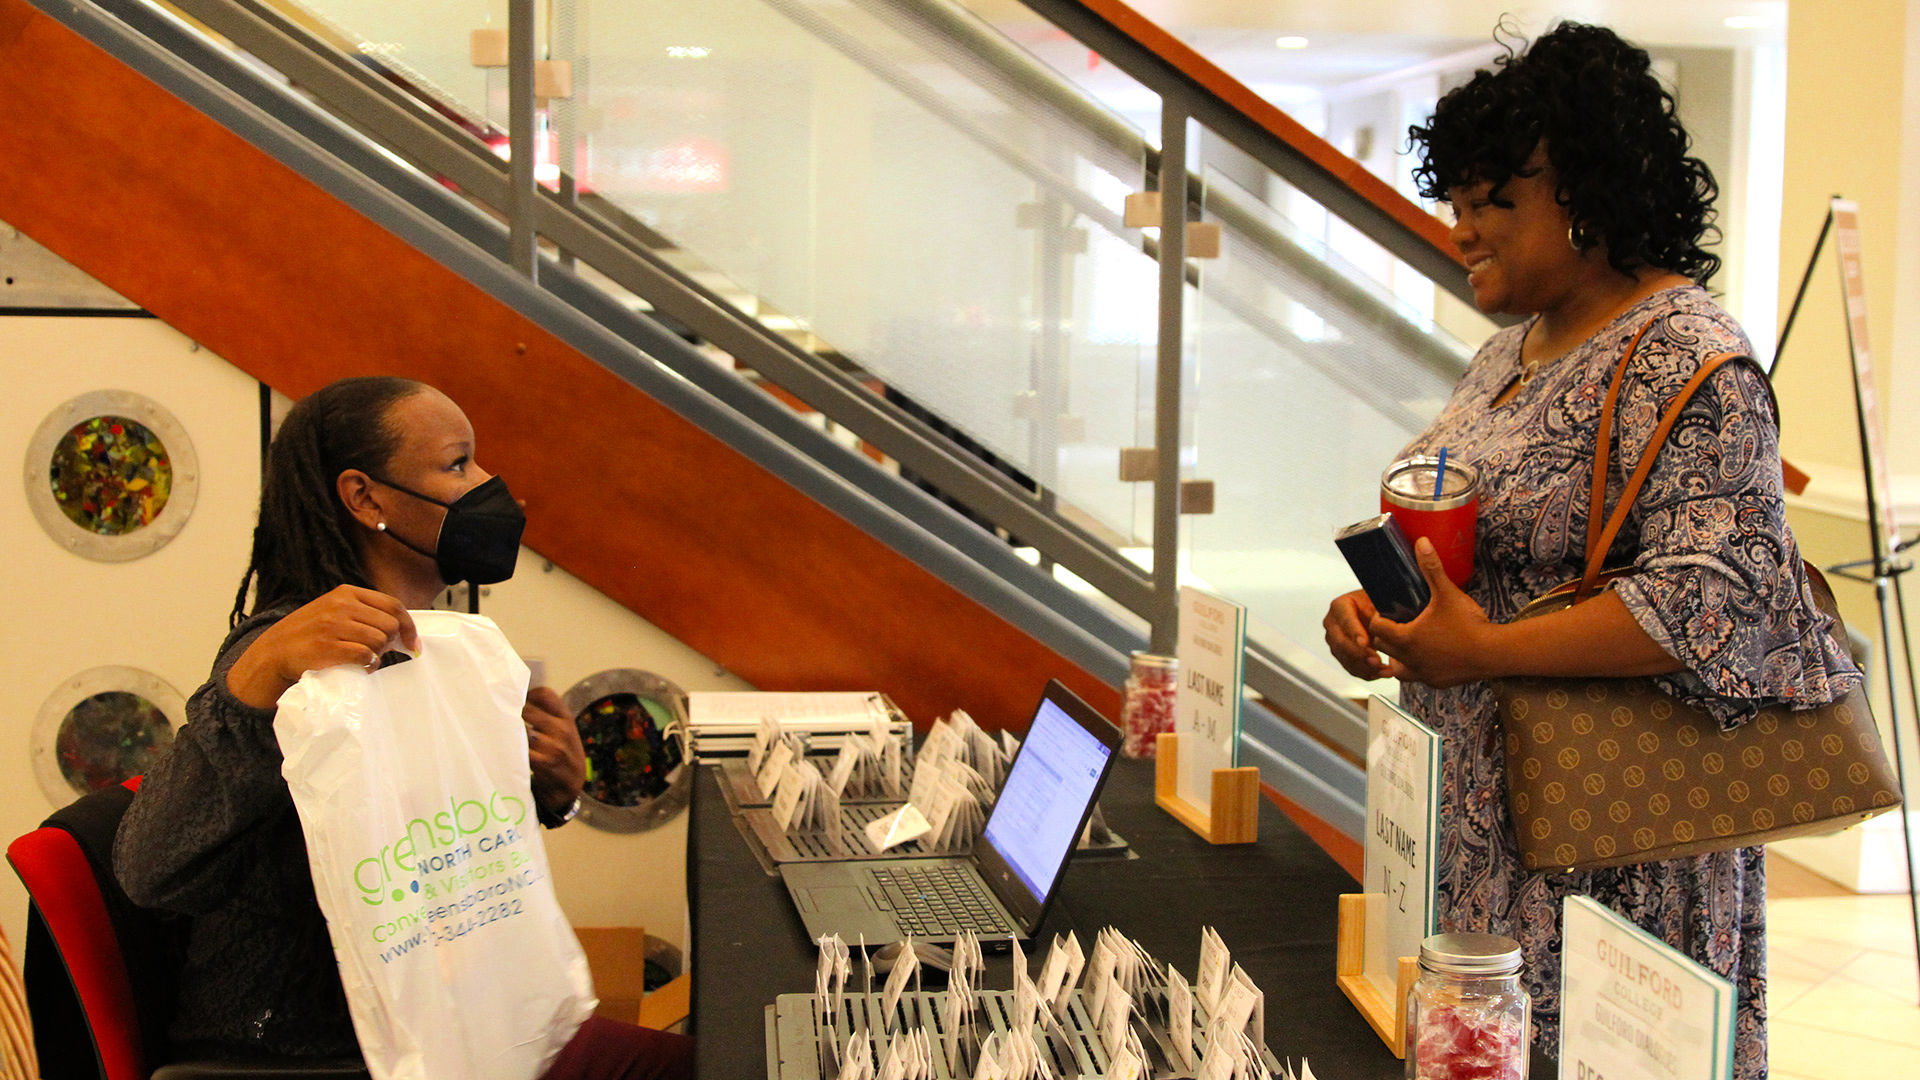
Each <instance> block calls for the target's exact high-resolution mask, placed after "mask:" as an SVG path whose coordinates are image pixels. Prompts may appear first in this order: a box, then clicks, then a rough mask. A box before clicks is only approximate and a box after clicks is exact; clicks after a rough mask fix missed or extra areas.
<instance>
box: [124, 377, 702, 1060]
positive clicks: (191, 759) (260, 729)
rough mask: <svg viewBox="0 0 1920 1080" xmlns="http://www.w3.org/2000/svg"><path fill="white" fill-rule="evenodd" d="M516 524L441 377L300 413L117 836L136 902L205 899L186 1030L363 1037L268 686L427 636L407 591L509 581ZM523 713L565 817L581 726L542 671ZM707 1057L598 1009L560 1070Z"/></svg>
mask: <svg viewBox="0 0 1920 1080" xmlns="http://www.w3.org/2000/svg"><path fill="white" fill-rule="evenodd" d="M523 525H524V519H523V518H522V517H521V515H520V511H519V506H518V504H516V503H515V502H514V501H513V498H512V496H511V495H509V494H508V493H507V491H506V485H505V484H504V482H502V481H500V480H498V479H497V478H491V477H489V475H488V473H487V472H486V471H485V470H483V469H482V468H480V466H479V465H478V464H476V463H475V461H474V436H473V428H472V425H470V424H469V423H468V422H467V418H466V416H465V415H464V414H463V413H462V412H461V411H460V409H459V407H458V406H456V405H455V404H454V403H453V402H452V401H451V400H449V399H448V398H447V397H446V395H444V394H442V393H440V392H439V391H437V390H435V389H433V388H432V387H429V386H426V385H424V384H422V383H417V382H412V381H410V380H406V379H398V378H390V377H372V378H356V379H344V380H342V381H340V382H336V383H334V384H332V385H331V386H328V387H326V388H325V389H323V390H320V391H319V392H317V393H315V394H313V395H312V396H310V397H308V398H306V399H305V400H303V401H301V402H300V403H299V404H297V405H295V406H294V407H293V409H292V411H290V412H289V413H288V414H287V418H286V421H285V423H284V424H282V426H281V428H280V432H279V434H278V435H277V436H275V438H274V440H273V445H272V448H271V449H270V451H269V454H268V461H267V474H266V477H265V480H264V482H263V484H262V488H261V495H260V514H259V522H258V524H257V525H256V526H255V528H254V534H253V555H252V561H251V563H250V564H249V565H248V567H247V571H246V573H245V574H243V575H242V576H241V580H240V591H239V594H238V595H237V596H236V597H235V598H234V607H233V615H232V619H231V626H232V628H231V631H230V632H229V633H228V635H227V639H226V642H225V644H223V645H222V646H221V647H220V652H219V655H218V657H217V658H216V659H215V660H214V664H213V673H212V675H211V676H210V677H209V678H208V680H207V682H206V684H205V685H203V686H201V687H200V688H199V690H197V691H195V692H194V694H193V697H192V699H191V700H190V701H189V702H188V703H187V718H188V722H187V724H186V726H185V727H183V728H181V730H180V733H179V735H178V736H177V737H176V739H175V741H174V745H173V749H172V751H171V752H170V753H169V754H168V755H167V757H166V758H165V759H164V760H162V761H161V762H159V763H158V764H157V765H156V766H155V767H154V768H153V769H152V770H151V771H150V772H149V773H148V774H147V777H146V781H145V782H144V784H143V785H142V786H141V788H140V791H139V793H138V795H136V796H135V798H134V801H133V804H132V806H131V807H129V809H128V810H127V814H126V818H125V819H124V821H123V822H122V823H121V826H120V832H119V836H118V838H117V840H116V842H115V846H114V869H115V872H116V874H117V875H118V876H119V879H120V882H121V885H122V886H123V887H124V888H125V889H126V891H127V895H128V896H130V897H132V898H133V900H134V902H135V903H138V904H141V905H144V906H147V907H153V908H160V909H164V910H168V911H175V912H180V913H182V914H185V915H188V916H191V917H192V931H191V934H190V937H189V939H188V945H187V956H186V962H185V966H184V968H183V970H182V972H181V977H180V997H179V1005H178V1009H177V1011H176V1014H175V1019H174V1022H173V1027H172V1031H171V1035H172V1038H173V1040H174V1042H175V1044H176V1045H177V1046H178V1047H180V1048H181V1049H182V1050H183V1051H187V1052H190V1053H192V1054H194V1055H196V1056H216V1057H263V1056H281V1057H315V1058H357V1057H359V1055H360V1048H359V1043H358V1042H357V1040H356V1039H355V1037H354V1031H353V1024H352V1021H351V1019H350V1018H349V1016H348V1013H347V1001H346V995H345V993H344V991H343V990H342V989H341V984H340V972H339V968H338V966H337V965H336V963H335V961H334V955H333V946H332V943H331V942H330V941H329V939H328V936H327V926H326V920H325V919H324V918H323V917H322V915H321V913H320V906H319V902H318V901H317V900H316V899H315V896H314V888H313V879H312V877H311V875H310V873H309V871H308V866H307V849H306V841H305V839H304V837H303V836H302V834H301V831H300V820H299V818H298V816H297V815H296V813H295V811H294V805H293V800H292V797H291V795H290V794H289V793H288V791H287V785H286V781H285V780H283V779H282V778H281V775H280V747H279V744H278V743H277V742H276V740H275V738H274V733H273V718H274V706H275V704H276V702H278V700H279V698H280V695H281V694H282V693H284V692H285V691H286V690H287V689H288V688H289V687H291V686H292V685H293V684H294V683H295V682H297V681H299V679H300V677H301V676H302V675H303V674H305V673H306V672H308V671H314V670H318V669H321V668H327V667H332V666H335V665H339V664H357V665H360V666H362V667H365V668H367V669H368V670H369V671H371V670H375V669H377V668H379V667H380V665H381V664H382V663H385V662H393V661H398V660H402V659H404V657H403V656H399V655H390V654H392V653H393V652H394V650H396V649H398V648H400V647H402V646H406V647H416V646H417V645H418V642H417V640H415V635H414V629H413V622H412V619H411V618H410V617H409V616H408V614H407V611H408V609H409V608H425V607H427V606H429V605H430V604H431V603H432V601H433V598H434V596H435V595H436V594H438V593H439V592H440V591H441V590H442V589H444V588H446V587H447V585H448V584H450V583H452V582H455V581H468V582H472V583H474V584H475V585H476V586H477V585H479V584H487V583H491V582H495V581H502V580H505V579H506V578H507V577H508V576H510V575H511V574H512V573H513V563H514V558H515V556H516V555H517V554H518V552H519V542H520V531H521V528H522V526H523ZM249 584H252V585H253V592H254V602H253V606H252V610H251V613H250V614H243V613H245V612H246V611H247V592H248V586H249ZM522 717H523V718H524V720H525V722H526V725H527V741H528V759H529V767H530V768H531V770H532V784H533V793H534V796H535V801H536V802H537V803H538V804H539V811H540V819H541V822H542V824H544V825H546V826H547V827H549V828H553V827H557V826H559V825H561V824H564V823H565V822H566V821H567V820H568V819H569V818H570V817H571V816H572V811H573V810H574V809H575V808H577V806H578V799H579V795H580V788H581V784H582V783H583V781H584V778H585V761H586V759H585V754H584V753H583V751H582V749H581V746H580V738H579V734H578V732H577V731H576V730H575V729H574V725H573V721H572V720H571V719H570V718H569V717H568V716H566V715H565V712H564V708H563V706H562V705H561V702H560V698H559V695H557V694H555V693H554V692H553V691H552V690H551V689H548V688H545V687H540V688H537V689H533V690H530V691H529V692H528V694H527V703H526V707H525V708H524V710H523V711H522ZM692 1061H693V1043H692V1040H690V1039H686V1038H683V1037H681V1036H677V1035H670V1034H666V1033H663V1032H657V1031H648V1030H646V1029H643V1028H638V1027H634V1026H632V1025H628V1024H620V1023H616V1022H614V1021H610V1020H604V1019H600V1018H592V1019H589V1020H588V1021H587V1022H586V1024H585V1025H584V1026H582V1027H581V1028H580V1030H579V1032H578V1033H577V1034H576V1035H575V1036H574V1038H573V1041H572V1042H571V1043H569V1044H568V1045H567V1047H566V1048H565V1049H564V1050H563V1051H562V1052H561V1054H560V1056H559V1058H558V1059H557V1060H556V1061H555V1062H554V1064H553V1066H552V1068H551V1070H550V1071H549V1072H548V1074H547V1075H548V1077H549V1078H550V1080H563V1078H604V1080H629V1078H640V1077H680V1076H690V1075H691V1074H692Z"/></svg>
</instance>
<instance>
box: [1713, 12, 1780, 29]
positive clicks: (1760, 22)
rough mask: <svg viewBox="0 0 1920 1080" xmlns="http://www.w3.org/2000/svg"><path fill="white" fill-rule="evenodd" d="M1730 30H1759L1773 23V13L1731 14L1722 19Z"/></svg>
mask: <svg viewBox="0 0 1920 1080" xmlns="http://www.w3.org/2000/svg"><path fill="white" fill-rule="evenodd" d="M1721 21H1722V22H1723V23H1725V24H1726V26H1727V29H1729V30H1758V29H1759V28H1761V27H1763V26H1769V25H1771V24H1772V23H1773V16H1771V15H1729V16H1727V17H1726V18H1725V19H1722V20H1721Z"/></svg>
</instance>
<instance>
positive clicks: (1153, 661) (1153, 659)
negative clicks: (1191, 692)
mask: <svg viewBox="0 0 1920 1080" xmlns="http://www.w3.org/2000/svg"><path fill="white" fill-rule="evenodd" d="M1132 660H1133V666H1134V667H1136V668H1177V667H1179V666H1180V658H1179V657H1176V656H1161V655H1159V654H1158V653H1150V652H1147V651H1145V650H1143V649H1135V650H1133V653H1132Z"/></svg>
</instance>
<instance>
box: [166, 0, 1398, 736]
mask: <svg viewBox="0 0 1920 1080" xmlns="http://www.w3.org/2000/svg"><path fill="white" fill-rule="evenodd" d="M176 2H177V3H178V5H179V6H180V7H181V8H183V9H185V10H188V12H189V13H190V14H192V15H193V16H194V17H195V18H199V19H201V20H202V21H203V22H206V23H207V24H208V25H209V26H213V27H214V28H215V29H216V30H217V31H218V32H220V33H221V34H223V35H224V36H227V37H228V38H229V39H230V40H233V41H234V42H235V44H237V45H239V46H240V47H241V48H243V49H246V50H247V51H248V52H251V53H253V54H255V55H257V56H260V57H261V58H262V59H263V60H266V61H268V62H269V63H270V64H272V65H273V66H275V67H277V68H279V69H280V70H281V71H282V72H283V73H284V74H287V75H288V76H289V77H291V78H292V79H293V80H294V81H295V82H296V83H297V84H298V85H300V86H301V87H302V89H303V90H304V91H305V92H307V93H309V94H311V95H312V96H314V97H316V98H318V99H320V100H322V101H325V102H326V103H327V105H328V106H329V108H330V109H332V110H334V111H335V112H336V114H337V115H339V116H340V117H341V118H342V119H345V120H347V121H348V122H349V123H351V124H353V125H354V126H356V127H359V128H360V129H362V130H363V131H366V132H367V133H368V134H369V135H371V136H372V137H373V138H374V139H375V140H376V141H377V142H379V143H381V144H383V145H387V146H390V147H395V148H409V149H407V153H408V155H409V156H410V157H412V158H413V160H415V161H417V162H418V163H419V164H420V166H421V167H423V168H425V169H427V170H428V171H430V172H433V173H437V174H439V175H442V176H445V177H447V178H448V179H450V180H452V181H453V182H454V183H455V184H457V185H458V186H459V187H460V188H462V189H463V190H465V191H466V192H468V193H469V194H470V195H472V196H473V197H475V198H477V199H479V200H480V201H481V202H483V203H488V204H491V205H494V206H503V205H505V204H506V202H507V192H506V189H507V182H506V177H505V176H504V175H502V174H503V172H504V171H505V169H504V163H502V162H500V160H499V159H498V158H497V157H496V156H494V155H493V154H492V153H491V152H489V151H488V150H487V149H486V148H485V146H484V144H483V143H481V142H480V141H479V140H478V139H477V138H473V137H471V135H470V134H469V133H461V134H458V135H450V134H448V132H447V126H448V125H447V122H446V120H445V118H444V117H442V116H441V115H440V114H439V113H438V112H436V111H434V110H431V109H426V108H422V107H421V106H420V105H419V104H418V103H415V102H409V101H407V100H406V99H405V96H404V95H402V94H399V93H397V92H396V91H395V90H394V88H393V87H391V86H390V85H389V84H388V83H386V82H385V80H382V79H380V78H378V77H377V76H376V75H374V74H373V73H372V72H369V71H367V70H366V69H365V68H364V67H362V66H361V65H359V64H357V63H345V64H339V63H335V62H331V58H330V57H329V54H330V53H331V52H332V50H331V49H322V50H315V49H313V48H311V47H307V43H304V42H302V41H300V40H299V38H300V37H302V36H305V31H304V29H303V28H297V27H288V26H275V25H273V24H274V23H275V22H277V21H279V19H278V18H277V13H275V12H273V11H272V10H271V9H269V8H263V7H262V6H261V5H259V4H257V3H255V2H253V0H176ZM236 12H238V13H241V14H243V15H244V16H245V17H244V18H236V17H235V13H236ZM534 214H535V221H534V223H533V225H534V231H535V232H537V233H539V234H542V235H545V236H547V237H548V238H549V239H551V240H553V241H554V242H555V243H557V244H558V245H559V246H560V247H561V248H562V249H563V250H567V251H569V252H572V253H574V254H576V255H577V256H579V257H580V258H582V259H583V260H584V261H586V262H587V263H588V264H590V265H593V266H595V267H596V269H599V270H600V271H601V272H603V273H606V274H607V275H608V276H609V277H610V278H611V279H613V280H614V281H615V282H616V283H618V284H620V285H622V286H623V287H625V288H627V289H629V290H630V291H632V292H634V293H636V294H638V295H642V296H645V297H647V298H648V300H649V301H650V302H651V303H652V304H653V305H654V306H655V309H656V311H657V312H659V313H660V314H662V315H665V316H666V317H668V318H669V319H672V320H674V321H676V322H679V323H680V324H682V325H684V326H686V327H688V328H689V329H691V330H693V331H694V332H696V333H699V334H701V335H702V336H705V337H707V338H708V339H709V340H711V341H713V342H714V343H715V344H716V345H718V346H719V347H721V348H723V349H726V350H727V351H729V352H732V353H734V354H735V355H736V356H738V357H740V358H741V359H742V360H743V361H744V362H746V363H748V364H749V365H750V366H752V367H754V368H756V369H757V370H761V371H762V372H763V373H764V374H766V375H767V376H768V377H769V378H771V379H773V381H775V382H776V383H779V384H780V385H782V386H784V387H786V388H787V389H789V390H790V391H793V392H795V393H796V396H799V397H801V398H802V399H803V400H807V401H808V402H809V404H813V405H814V406H815V407H816V408H821V411H822V412H824V413H826V414H827V415H829V416H833V417H835V418H836V420H837V421H838V422H841V423H842V424H843V426H846V427H848V428H849V429H850V430H854V431H855V432H856V433H858V434H860V435H861V436H862V437H863V438H865V439H866V440H867V441H869V442H871V443H873V444H874V445H876V446H878V447H879V448H881V449H882V450H883V451H884V452H886V453H888V454H889V455H890V456H892V457H894V458H896V459H897V460H901V461H903V462H906V463H908V464H909V465H910V467H912V468H914V469H915V470H916V471H918V472H920V473H921V474H922V475H923V476H926V477H927V478H928V479H929V480H930V481H932V482H933V483H935V484H936V485H937V486H940V487H941V488H942V489H943V490H947V491H948V492H949V493H950V494H953V495H954V496H955V497H957V498H959V499H961V501H963V502H965V503H967V504H969V505H971V506H974V507H975V508H976V509H978V510H980V511H981V512H982V513H984V514H986V515H987V516H988V517H989V519H990V520H994V521H995V522H996V523H998V524H1001V525H1003V526H1005V527H1007V528H1008V529H1010V530H1011V531H1013V532H1015V533H1017V534H1019V535H1021V536H1022V537H1023V539H1026V540H1027V541H1028V542H1031V543H1034V544H1035V545H1036V547H1038V548H1039V549H1040V550H1042V551H1043V552H1045V553H1047V554H1048V556H1049V557H1050V558H1053V559H1054V560H1055V561H1057V562H1059V563H1060V564H1061V565H1062V566H1064V567H1065V568H1067V569H1069V570H1071V571H1073V572H1074V573H1076V574H1078V575H1079V576H1081V577H1082V578H1085V579H1086V580H1088V581H1089V583H1090V584H1092V585H1094V587H1095V588H1097V589H1099V590H1100V591H1101V592H1103V593H1105V594H1106V595H1108V596H1109V597H1111V598H1113V599H1114V600H1115V601H1116V602H1118V603H1120V604H1121V605H1122V606H1123V607H1125V608H1127V609H1128V610H1131V611H1134V612H1135V613H1137V614H1142V615H1144V616H1147V617H1149V618H1151V617H1152V615H1153V614H1155V613H1156V610H1155V609H1156V604H1155V599H1154V597H1155V594H1154V590H1153V589H1152V587H1151V586H1150V584H1149V583H1148V581H1147V579H1146V577H1145V576H1144V575H1143V574H1141V572H1140V571H1139V570H1138V569H1137V568H1136V567H1134V566H1133V564H1131V563H1130V562H1127V561H1126V560H1124V559H1122V558H1120V557H1119V556H1118V555H1117V554H1116V553H1114V552H1112V551H1111V549H1109V548H1107V547H1106V545H1104V544H1102V543H1101V542H1099V541H1098V540H1096V539H1094V538H1093V537H1091V536H1090V535H1088V534H1086V533H1085V532H1084V531H1083V530H1079V529H1077V528H1075V527H1073V526H1072V525H1071V524H1070V523H1068V522H1065V521H1064V520H1062V519H1060V518H1059V517H1057V516H1056V515H1053V514H1051V513H1048V512H1047V511H1046V509H1045V508H1044V507H1042V506H1041V505H1039V504H1038V503H1037V502H1036V501H1035V500H1034V499H1033V497H1032V496H1031V494H1030V493H1027V492H1025V491H1023V490H1019V489H1017V488H1013V487H1012V486H1011V485H1010V484H1008V483H1007V482H1006V481H1005V479H1004V478H1003V477H1001V476H999V475H998V474H997V473H990V472H986V471H983V470H982V469H981V468H980V467H979V466H978V465H977V463H976V462H975V461H974V460H973V459H972V458H971V457H970V456H969V455H966V454H964V453H963V452H957V451H955V450H953V449H952V448H951V445H950V444H948V443H947V442H946V440H945V439H944V438H943V437H942V436H939V435H938V434H936V433H933V432H931V431H930V430H926V429H924V428H922V427H921V426H920V425H918V423H917V421H913V420H912V419H911V418H906V417H902V416H900V415H898V414H897V413H894V412H893V411H892V410H891V409H890V408H889V407H887V406H885V404H884V403H883V402H880V401H878V399H876V398H875V397H874V396H873V395H871V394H869V393H868V392H866V390H865V389H864V388H863V387H861V386H860V385H859V384H858V383H856V382H854V381H853V380H852V379H850V378H848V377H847V376H846V375H845V373H842V372H839V371H837V370H834V369H833V368H832V367H831V365H825V364H822V363H821V362H820V361H819V360H818V358H816V357H813V356H811V354H808V353H806V351H805V350H803V349H800V348H798V347H797V346H795V345H793V344H792V343H790V342H787V341H786V340H785V339H783V338H781V337H779V336H778V335H777V334H773V333H771V332H770V331H767V330H766V329H765V328H764V327H761V326H759V325H758V324H757V323H754V322H753V321H752V320H750V319H746V318H744V317H742V316H740V315H739V314H738V313H737V312H736V311H734V310H733V309H732V308H731V307H730V306H729V305H727V304H726V303H725V302H724V301H723V300H721V299H720V298H719V297H717V296H715V295H713V294H712V293H711V292H710V291H708V290H706V289H704V288H702V287H701V286H700V285H698V284H697V283H695V282H693V281H692V280H691V279H689V278H687V277H686V276H685V275H684V274H682V273H680V272H679V271H678V270H676V269H675V268H674V267H672V266H671V265H669V264H667V263H665V262H664V260H661V259H660V258H659V257H658V255H657V253H656V252H653V251H650V250H648V249H646V247H645V246H644V245H643V244H640V243H637V242H635V241H634V240H633V239H632V238H631V236H630V235H628V234H625V233H624V230H622V229H621V228H620V226H619V225H618V224H615V223H613V222H609V221H605V220H601V219H600V218H599V215H597V214H595V213H593V212H592V211H591V210H589V209H585V208H580V207H570V206H567V205H565V204H564V203H562V202H561V201H560V200H557V199H555V198H553V197H552V196H550V195H548V194H547V193H545V192H544V191H542V192H540V193H539V194H538V195H537V197H536V199H535V203H534ZM823 406H824V407H823ZM1246 671H1247V682H1248V684H1249V685H1250V686H1252V687H1253V688H1254V689H1255V690H1256V691H1257V692H1259V693H1261V694H1263V695H1264V696H1266V697H1267V698H1269V699H1270V700H1273V701H1275V702H1276V703H1279V704H1281V705H1282V706H1283V707H1285V708H1286V709H1287V711H1288V712H1290V713H1291V714H1292V715H1294V716H1295V717H1296V718H1299V719H1301V720H1303V721H1305V722H1307V723H1308V725H1309V726H1310V727H1312V728H1314V729H1315V730H1317V731H1319V732H1320V733H1321V734H1322V735H1323V736H1324V737H1327V738H1329V739H1330V740H1331V741H1333V742H1335V743H1337V744H1338V745H1340V746H1342V747H1343V748H1346V749H1349V750H1353V749H1355V748H1357V747H1358V746H1359V745H1361V741H1362V738H1363V733H1364V729H1363V728H1362V726H1361V725H1360V724H1359V722H1358V719H1357V713H1356V712H1355V710H1354V709H1353V708H1352V706H1351V705H1350V703H1347V702H1345V701H1342V700H1341V699H1339V698H1337V697H1336V696H1334V695H1332V694H1330V693H1329V692H1327V691H1326V690H1325V689H1324V688H1322V687H1320V686H1318V685H1317V684H1316V683H1314V682H1312V681H1311V680H1308V679H1304V678H1302V677H1300V676H1298V675H1296V674H1295V673H1293V672H1291V671H1289V670H1288V669H1287V668H1286V666H1285V665H1284V664H1283V663H1281V662H1279V661H1277V660H1276V659H1274V658H1272V657H1271V656H1267V655H1263V654H1259V653H1257V652H1252V651H1250V654H1249V657H1248V664H1247V667H1246Z"/></svg>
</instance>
